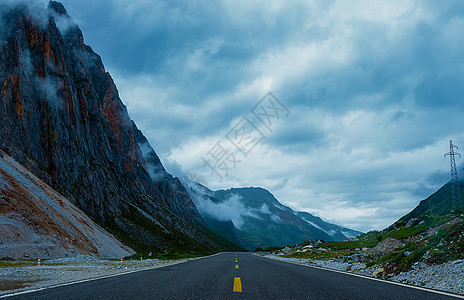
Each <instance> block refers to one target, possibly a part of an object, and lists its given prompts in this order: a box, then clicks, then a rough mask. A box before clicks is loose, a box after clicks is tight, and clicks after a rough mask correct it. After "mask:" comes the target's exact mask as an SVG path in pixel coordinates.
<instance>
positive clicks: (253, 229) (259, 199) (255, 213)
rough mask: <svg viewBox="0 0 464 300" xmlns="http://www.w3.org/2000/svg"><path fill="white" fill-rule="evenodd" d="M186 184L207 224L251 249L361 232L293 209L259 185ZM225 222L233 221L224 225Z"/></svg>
mask: <svg viewBox="0 0 464 300" xmlns="http://www.w3.org/2000/svg"><path fill="white" fill-rule="evenodd" d="M188 186H189V189H188V190H189V193H190V194H191V196H192V199H193V200H194V202H195V204H196V206H197V208H198V210H199V212H200V214H202V216H203V217H204V218H209V219H212V220H215V222H216V223H214V222H210V223H208V224H207V226H208V227H209V228H210V229H211V230H213V231H215V232H218V233H219V234H222V235H223V236H225V237H227V238H228V239H230V240H232V241H234V242H235V243H237V244H240V245H242V246H243V247H245V248H247V249H250V250H253V249H255V248H256V247H262V248H267V247H270V246H284V245H293V244H298V243H302V242H303V241H305V240H316V239H323V240H326V241H342V240H345V239H347V237H353V236H357V235H359V234H360V233H361V232H358V231H355V230H351V229H348V228H344V227H341V226H338V225H334V224H330V223H327V222H324V221H323V220H321V219H320V218H318V217H315V216H313V215H311V214H309V213H306V212H295V211H293V210H292V209H291V208H289V207H287V206H285V205H282V204H281V203H280V202H279V201H278V200H277V199H276V198H275V197H274V196H273V195H272V194H271V193H270V192H269V191H267V190H265V189H262V188H232V189H229V190H219V191H215V192H213V191H210V190H208V189H207V188H206V187H204V186H201V185H199V184H197V183H190V184H188ZM217 222H221V223H219V224H218V223H217ZM225 222H229V223H230V222H231V223H232V224H229V226H227V227H225V224H224V223H225ZM232 225H233V226H234V227H235V228H236V229H235V230H233V229H232V228H231V226H232Z"/></svg>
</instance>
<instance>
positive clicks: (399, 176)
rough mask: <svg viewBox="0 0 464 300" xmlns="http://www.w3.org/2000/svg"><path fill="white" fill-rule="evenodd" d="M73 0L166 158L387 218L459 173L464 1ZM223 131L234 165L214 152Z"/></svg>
mask: <svg viewBox="0 0 464 300" xmlns="http://www.w3.org/2000/svg"><path fill="white" fill-rule="evenodd" d="M62 3H63V4H64V5H65V7H66V8H67V10H68V13H69V14H70V15H71V16H72V17H73V18H74V20H75V22H76V23H77V24H78V25H79V26H80V27H81V29H82V31H83V32H84V38H85V41H86V43H87V44H89V45H90V46H92V48H93V49H94V50H95V51H96V52H97V53H98V54H100V55H101V57H102V59H103V62H104V64H105V66H106V68H107V70H108V71H109V72H110V73H111V75H112V76H113V78H114V80H115V82H116V84H117V87H118V89H119V92H120V96H121V98H122V100H123V102H124V103H125V104H126V105H127V107H128V110H129V113H130V116H131V118H132V119H133V120H135V122H136V123H137V125H138V127H139V128H140V129H141V130H142V131H143V132H144V134H145V135H146V136H147V138H148V139H149V141H150V142H151V144H152V146H153V148H154V149H155V150H156V152H157V153H158V155H159V156H160V158H161V160H162V161H163V163H164V164H165V166H166V168H167V169H168V171H170V172H172V173H173V174H174V175H179V174H180V172H184V173H197V174H200V175H201V176H203V177H204V179H202V180H203V181H205V182H207V183H208V186H209V187H210V188H211V189H226V188H230V187H246V186H260V187H264V188H266V189H268V190H270V191H271V192H272V193H273V194H274V195H275V196H276V197H277V198H278V199H279V200H280V201H281V202H282V203H284V204H287V205H289V206H290V207H292V208H293V209H295V210H304V211H308V212H311V213H314V214H315V215H318V216H321V217H322V218H324V219H325V220H329V221H332V222H335V223H338V224H342V225H345V226H348V227H351V228H353V229H358V230H362V231H368V230H372V229H383V228H384V227H386V226H388V225H390V224H391V223H393V222H394V221H396V220H397V219H398V218H399V217H401V216H402V215H404V214H405V213H407V212H408V211H410V210H411V209H413V208H414V207H415V206H416V205H417V204H418V202H419V201H420V200H421V199H424V198H426V197H427V196H428V195H430V194H431V193H432V192H434V191H435V190H436V189H438V188H439V187H440V186H441V185H442V184H443V183H444V182H446V181H447V180H449V161H448V160H444V159H443V154H444V153H445V152H447V151H449V140H450V139H452V140H453V142H455V144H457V145H458V146H459V145H461V146H463V147H464V132H463V131H462V125H463V117H462V112H463V110H464V101H463V100H464V99H463V95H464V93H463V92H464V84H463V82H464V60H463V58H464V47H463V45H464V34H463V28H464V19H463V16H464V2H463V1H408V0H400V1H372V0H366V1H326V0H324V1H322V0H321V1H283V0H282V1H269V0H267V1H264V0H263V1H260V0H254V1H250V0H246V1H245V0H243V1H242V0H234V1H203V2H200V1H183V2H181V1H170V0H166V1H161V0H115V1H96V0H79V1H77V0H63V1H62ZM269 91H270V92H272V93H273V95H274V96H275V97H276V98H277V99H278V100H279V101H280V102H276V101H275V100H273V101H274V102H273V103H274V104H275V105H282V106H276V107H277V108H281V109H282V110H278V111H277V112H279V115H278V117H279V119H278V120H277V118H275V119H269V120H271V121H272V124H271V125H270V124H267V125H268V126H267V127H266V126H265V125H264V124H263V123H261V122H260V121H259V119H258V118H257V117H256V116H255V115H254V114H253V111H252V109H253V108H254V107H255V106H256V105H257V104H258V102H259V101H260V100H261V99H262V98H263V97H264V96H265V95H266V93H267V92H269ZM272 99H273V98H272ZM265 101H268V100H267V99H265ZM263 103H265V102H261V104H263ZM269 103H270V102H269ZM269 103H268V104H269ZM276 103H277V104H276ZM267 106H270V105H267ZM283 106H285V108H286V109H288V111H286V110H285V109H284V107H283ZM258 109H259V105H258ZM254 111H255V112H256V109H255V110H254ZM274 112H276V111H275V110H274ZM258 116H259V115H258ZM276 116H277V115H276ZM261 117H263V116H262V115H261ZM243 118H245V119H243ZM262 119H263V121H266V119H265V118H262ZM250 123H251V124H253V125H254V127H250V126H251V125H250ZM244 124H245V125H246V126H248V127H247V128H249V130H248V129H247V130H245V131H246V132H249V131H251V130H253V132H252V134H255V135H254V137H253V138H248V140H247V139H245V140H247V141H248V143H247V145H245V146H248V148H247V151H245V152H244V153H245V154H246V155H244V153H242V152H239V151H238V150H237V149H236V148H235V146H234V145H233V144H232V143H231V140H233V139H234V138H235V139H237V137H240V136H239V134H238V133H237V132H240V130H237V129H240V128H242V129H243V128H244V127H242V125H244ZM269 125H270V126H269ZM258 130H259V132H258ZM241 132H242V133H244V131H241ZM231 137H232V138H231ZM228 138H229V139H228ZM242 142H243V140H242ZM218 143H219V144H218ZM219 146H221V147H222V148H223V149H225V150H228V151H229V152H228V155H227V156H224V158H227V160H226V161H224V160H223V161H222V162H221V163H224V162H226V163H228V164H229V167H231V166H232V165H231V164H232V162H233V161H234V159H233V158H234V157H232V156H230V153H232V154H233V155H235V163H236V164H235V169H234V170H230V171H229V174H227V176H223V178H222V180H221V179H220V177H219V176H218V175H217V174H215V173H213V174H212V169H210V168H209V167H208V165H205V162H204V160H203V159H205V160H206V161H208V159H209V162H210V164H211V163H212V162H213V160H212V158H213V157H212V154H216V155H217V156H218V155H219V154H220V152H219V150H221V148H219ZM251 146H253V147H251ZM242 150H243V149H242ZM460 162H461V161H460V160H458V163H460ZM218 166H219V165H218ZM222 166H224V165H222ZM216 170H218V169H216ZM219 171H222V170H219ZM458 172H462V168H460V169H459V170H458ZM223 173H224V172H223ZM222 175H224V174H222Z"/></svg>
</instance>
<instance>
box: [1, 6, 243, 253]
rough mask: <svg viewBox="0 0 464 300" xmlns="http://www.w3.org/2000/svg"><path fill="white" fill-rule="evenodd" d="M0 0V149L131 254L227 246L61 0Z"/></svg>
mask: <svg viewBox="0 0 464 300" xmlns="http://www.w3.org/2000/svg"><path fill="white" fill-rule="evenodd" d="M38 3H40V2H39V1H29V2H28V1H25V2H21V1H18V2H7V3H6V4H5V3H3V4H0V13H1V25H2V26H1V32H0V39H1V41H0V42H1V44H0V82H1V84H2V90H1V93H0V96H1V97H0V148H1V149H2V150H4V151H5V152H6V153H8V154H9V155H11V156H12V157H14V158H15V159H16V160H17V161H18V162H19V163H21V164H22V165H24V166H25V167H26V168H28V169H29V170H31V171H32V172H33V173H34V174H35V175H37V176H38V177H39V178H41V179H42V180H44V181H45V182H46V183H48V184H49V185H50V186H52V187H53V188H54V189H56V190H57V191H59V192H60V193H61V194H62V195H64V196H66V198H68V199H69V200H70V201H72V202H73V203H74V204H75V205H76V206H77V207H78V208H79V209H81V210H82V211H84V212H85V213H87V214H88V215H90V216H91V217H92V218H93V219H94V220H96V221H97V222H98V223H100V224H101V225H102V226H104V227H105V228H106V229H108V230H109V231H110V232H112V233H114V234H115V235H116V236H117V237H118V238H119V239H121V240H122V241H123V242H124V243H126V244H127V245H129V246H131V247H132V248H134V249H135V250H138V251H158V252H164V251H179V252H183V251H189V252H211V251H222V250H227V249H230V247H234V246H233V245H231V243H229V242H226V244H227V246H226V245H225V244H224V243H223V242H224V240H223V239H222V238H219V237H217V236H216V235H214V234H212V233H211V232H210V231H209V230H207V229H206V227H205V224H204V220H203V218H202V217H201V215H200V214H199V213H198V211H197V209H196V208H195V205H194V204H193V202H192V200H191V199H190V196H189V194H188V193H187V191H186V190H185V188H184V187H183V186H182V184H181V182H180V181H179V179H178V178H173V177H172V176H171V175H170V174H169V173H167V172H166V170H165V169H164V167H163V166H162V164H161V162H160V160H159V158H158V156H157V155H156V153H155V151H154V150H153V148H152V147H151V146H150V144H149V143H148V141H147V139H146V138H145V137H144V136H143V134H142V133H141V132H140V130H139V129H138V128H137V126H136V125H135V123H134V122H133V121H132V120H131V119H130V118H129V115H128V113H127V109H126V107H125V106H124V104H123V103H122V101H121V99H120V98H119V95H118V91H117V88H116V86H115V84H114V82H113V80H112V78H111V76H110V74H109V73H108V72H106V71H105V67H104V66H103V64H102V61H101V58H100V56H98V55H97V54H96V53H95V52H94V51H93V50H92V48H91V47H90V46H88V45H86V44H85V43H84V38H83V35H82V32H81V30H80V29H79V27H78V26H77V25H76V24H75V23H74V22H73V20H72V19H71V18H70V17H69V16H68V14H67V12H66V10H65V8H64V7H63V5H62V4H61V3H59V2H56V1H50V2H49V4H48V7H47V8H44V7H40V5H38Z"/></svg>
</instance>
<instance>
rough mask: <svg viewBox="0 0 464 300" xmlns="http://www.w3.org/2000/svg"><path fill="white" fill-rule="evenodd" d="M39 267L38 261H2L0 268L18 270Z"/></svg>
mask: <svg viewBox="0 0 464 300" xmlns="http://www.w3.org/2000/svg"><path fill="white" fill-rule="evenodd" d="M31 266H37V259H21V260H12V261H0V268H18V267H31Z"/></svg>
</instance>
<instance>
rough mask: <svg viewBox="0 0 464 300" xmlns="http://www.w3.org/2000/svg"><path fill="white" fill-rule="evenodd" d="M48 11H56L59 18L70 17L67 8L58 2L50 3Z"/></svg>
mask: <svg viewBox="0 0 464 300" xmlns="http://www.w3.org/2000/svg"><path fill="white" fill-rule="evenodd" d="M48 9H49V10H52V11H54V12H55V13H56V14H58V15H59V16H69V15H68V12H67V11H66V8H64V6H63V4H61V2H58V1H50V2H49V3H48Z"/></svg>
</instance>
